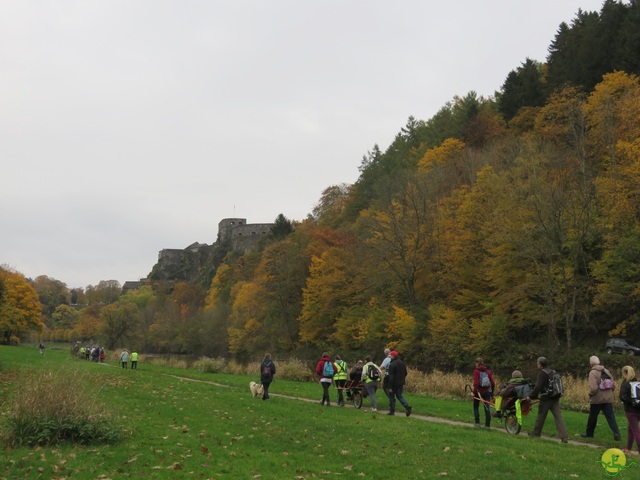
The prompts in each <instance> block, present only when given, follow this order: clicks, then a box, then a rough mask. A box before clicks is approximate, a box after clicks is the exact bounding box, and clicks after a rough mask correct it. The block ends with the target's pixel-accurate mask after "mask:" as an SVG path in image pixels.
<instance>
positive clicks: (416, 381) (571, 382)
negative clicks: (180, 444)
mask: <svg viewBox="0 0 640 480" xmlns="http://www.w3.org/2000/svg"><path fill="white" fill-rule="evenodd" d="M146 361H147V362H148V363H151V364H154V365H160V366H166V367H173V368H182V369H187V368H193V369H196V370H198V371H201V372H206V373H227V374H233V375H255V376H256V377H258V376H259V375H260V362H251V363H248V364H243V363H240V362H237V361H235V360H229V361H227V360H226V359H224V358H223V357H217V358H209V357H201V358H199V359H198V360H196V361H195V362H193V364H192V365H191V366H189V365H188V363H187V362H186V361H185V360H180V359H178V358H172V357H170V358H157V357H156V358H154V357H150V358H148V359H147V360H146ZM276 367H277V378H280V379H283V380H292V381H298V382H309V381H313V380H314V379H315V372H314V370H313V368H312V367H311V366H309V365H308V364H307V363H305V362H303V361H302V360H299V359H295V358H294V359H289V360H283V361H276ZM562 379H563V383H564V387H565V392H564V396H563V397H562V400H561V402H562V405H563V407H564V408H569V409H571V410H576V411H589V396H588V392H589V386H588V383H587V379H586V377H585V378H578V377H574V376H572V375H565V376H563V377H562ZM508 380H509V379H508V378H501V377H499V376H495V381H496V388H497V389H500V388H502V386H503V385H504V384H506V382H507V381H508ZM532 381H534V382H535V377H534V378H532ZM472 383H473V378H472V375H471V373H469V374H462V373H456V372H453V373H444V372H442V371H440V370H433V371H431V372H421V371H419V370H416V369H413V368H409V369H408V375H407V384H406V386H405V390H406V391H407V392H408V393H415V394H418V395H425V396H428V397H432V398H439V399H452V400H453V399H455V400H466V399H468V398H469V391H468V389H466V388H465V387H466V386H467V385H471V384H472ZM619 383H620V382H619V381H618V385H619ZM614 406H615V407H616V408H622V407H621V404H620V400H618V395H617V389H616V395H615V403H614Z"/></svg>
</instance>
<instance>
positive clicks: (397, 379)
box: [387, 350, 411, 417]
mask: <svg viewBox="0 0 640 480" xmlns="http://www.w3.org/2000/svg"><path fill="white" fill-rule="evenodd" d="M389 355H390V356H391V362H390V363H389V380H388V384H389V390H388V393H387V395H388V397H389V413H387V415H395V413H396V399H397V400H398V401H399V402H400V404H402V406H403V407H404V408H405V410H406V414H407V417H408V416H409V415H411V405H409V403H408V402H407V401H406V400H405V399H404V397H403V396H402V392H403V390H404V384H405V381H406V378H407V367H406V365H405V364H404V362H403V361H402V360H400V356H399V355H398V352H397V351H395V350H392V351H391V352H390V353H389Z"/></svg>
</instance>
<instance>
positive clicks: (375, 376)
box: [367, 364, 380, 382]
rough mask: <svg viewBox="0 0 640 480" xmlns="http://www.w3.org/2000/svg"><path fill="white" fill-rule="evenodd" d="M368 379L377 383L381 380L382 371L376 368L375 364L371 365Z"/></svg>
mask: <svg viewBox="0 0 640 480" xmlns="http://www.w3.org/2000/svg"><path fill="white" fill-rule="evenodd" d="M367 377H369V380H371V381H372V382H377V381H378V380H380V371H379V370H378V369H377V368H376V366H375V365H374V364H371V365H369V370H367Z"/></svg>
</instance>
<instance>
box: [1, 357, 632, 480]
mask: <svg viewBox="0 0 640 480" xmlns="http://www.w3.org/2000/svg"><path fill="white" fill-rule="evenodd" d="M45 357H46V358H45V359H41V358H40V357H39V355H38V353H37V350H35V349H34V351H33V352H32V351H31V350H30V349H27V348H18V347H0V365H2V369H3V371H2V379H3V381H2V384H1V390H0V395H1V396H0V398H1V399H3V400H5V399H6V398H7V396H8V395H10V393H11V391H12V389H13V388H15V385H16V382H18V381H19V376H20V372H21V371H24V370H25V369H39V368H42V369H51V370H55V371H59V372H64V371H66V370H68V369H71V368H80V369H83V370H87V371H89V372H92V376H91V377H92V378H93V381H96V382H99V383H100V384H101V385H103V387H104V388H103V389H102V392H103V393H102V398H101V401H103V402H104V403H105V404H106V405H107V408H109V409H110V410H112V411H113V412H114V414H115V416H116V418H118V421H119V422H120V423H121V425H120V428H121V436H122V439H121V441H120V442H119V443H117V444H115V445H105V446H103V445H98V446H88V447H77V446H74V445H58V446H52V447H41V448H35V449H29V448H17V449H14V450H10V451H4V452H3V455H2V460H0V478H34V479H35V478H56V479H63V478H78V479H94V478H104V479H106V478H158V479H165V478H167V479H170V478H206V479H250V478H262V479H286V478H290V479H306V478H314V479H321V478H322V479H331V478H347V479H348V478H371V479H381V478H395V479H421V478H443V477H444V478H456V479H458V478H460V479H490V478H496V477H506V478H525V479H553V478H584V479H594V478H605V477H606V475H605V473H604V470H603V468H602V467H601V466H600V465H599V464H598V463H597V462H598V461H599V460H600V457H601V455H602V453H603V452H604V451H605V450H606V449H607V448H608V447H609V446H614V445H616V443H615V442H613V441H607V437H610V435H609V431H608V428H607V426H606V424H604V423H602V424H601V425H599V427H598V430H596V435H597V436H596V439H595V442H598V443H601V445H600V446H599V447H598V448H590V447H588V446H584V445H579V444H575V445H571V444H570V445H562V444H559V443H558V442H557V440H544V439H532V438H529V437H527V436H526V435H523V434H521V435H518V436H513V435H507V434H505V433H503V432H502V431H498V430H497V429H491V430H485V429H475V428H469V427H468V426H463V425H449V424H446V423H435V422H428V421H424V420H423V419H422V418H421V417H422V416H437V417H445V418H449V419H452V420H456V421H459V422H462V423H465V424H467V425H468V423H469V421H470V420H471V415H470V409H471V406H470V403H466V402H452V401H444V400H437V401H436V400H432V399H428V398H422V397H417V396H411V397H409V401H410V402H411V403H412V404H413V406H414V412H415V413H416V415H414V416H412V417H409V418H407V417H405V416H404V415H397V416H395V417H388V416H386V415H384V412H379V413H377V414H374V413H371V412H369V411H368V410H369V409H368V408H367V407H368V405H369V404H368V401H366V400H365V407H364V408H363V409H362V410H355V409H353V408H339V407H335V406H332V407H330V408H326V407H321V406H320V405H319V404H318V400H319V394H320V387H319V386H318V385H316V384H304V383H298V382H287V381H276V382H275V383H274V384H273V385H272V389H271V390H272V399H271V400H270V401H267V402H264V401H262V400H260V399H256V398H253V397H252V396H251V394H250V392H249V389H248V388H247V385H248V382H249V381H250V380H251V379H252V378H250V377H243V376H235V375H213V374H199V373H197V372H190V371H189V372H185V371H173V370H171V369H166V368H161V367H151V366H147V365H143V364H141V365H139V370H138V371H131V370H122V369H120V368H115V367H114V366H113V365H111V366H109V365H99V364H94V363H91V362H73V361H72V360H71V359H70V358H68V357H67V352H63V351H59V352H57V351H55V350H48V351H47V355H46V356H45ZM16 373H17V375H16ZM180 376H183V377H184V376H188V377H189V378H191V379H195V380H201V381H188V380H186V379H181V378H177V377H180ZM214 383H215V384H218V385H226V386H218V385H215V384H214ZM334 393H335V391H334V392H332V394H334ZM279 395H283V396H279ZM381 397H382V395H380V396H379V399H380V400H381V405H380V407H381V408H385V407H386V405H387V404H385V403H384V400H382V398H381ZM300 398H302V399H307V400H309V401H301V400H300ZM87 401H92V399H91V398H87ZM7 405H8V404H7V403H6V402H3V404H2V415H3V417H5V416H6V415H8V414H9V413H10V412H8V411H7ZM565 418H566V420H567V423H568V425H569V430H570V432H572V433H578V432H579V430H578V429H581V428H584V422H585V421H586V416H585V415H580V414H575V413H574V414H571V412H567V415H566V416H565ZM526 421H527V422H529V426H530V425H531V423H532V422H533V417H528V418H527V419H526ZM625 425H626V424H624V423H621V427H622V426H625ZM547 432H548V433H555V432H554V427H553V422H552V420H551V419H549V420H548V421H547V426H546V429H545V433H547ZM599 434H602V435H601V436H598V435H599ZM618 446H620V445H619V444H618ZM634 468H635V470H634ZM638 472H640V470H639V469H638V468H637V467H631V469H630V470H627V471H625V472H622V473H620V475H619V477H618V478H622V479H624V478H637V475H638Z"/></svg>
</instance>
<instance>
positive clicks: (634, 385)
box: [629, 382, 640, 408]
mask: <svg viewBox="0 0 640 480" xmlns="http://www.w3.org/2000/svg"><path fill="white" fill-rule="evenodd" d="M629 385H630V386H631V405H633V406H634V407H636V408H639V407H640V382H629Z"/></svg>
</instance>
